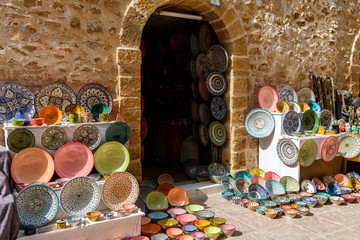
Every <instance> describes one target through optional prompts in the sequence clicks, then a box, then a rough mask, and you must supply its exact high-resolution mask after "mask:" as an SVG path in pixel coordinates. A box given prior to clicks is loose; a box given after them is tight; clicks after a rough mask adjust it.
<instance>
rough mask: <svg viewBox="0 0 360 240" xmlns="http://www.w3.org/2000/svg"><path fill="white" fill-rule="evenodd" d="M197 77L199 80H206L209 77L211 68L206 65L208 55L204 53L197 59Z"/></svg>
mask: <svg viewBox="0 0 360 240" xmlns="http://www.w3.org/2000/svg"><path fill="white" fill-rule="evenodd" d="M195 64H196V75H197V76H198V78H204V79H206V77H207V76H208V75H209V68H208V66H207V63H206V55H205V54H203V53H200V54H199V55H198V56H197V58H196V62H195Z"/></svg>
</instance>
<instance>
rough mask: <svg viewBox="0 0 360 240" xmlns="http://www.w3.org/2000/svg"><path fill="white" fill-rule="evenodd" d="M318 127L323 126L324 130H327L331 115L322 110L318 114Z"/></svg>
mask: <svg viewBox="0 0 360 240" xmlns="http://www.w3.org/2000/svg"><path fill="white" fill-rule="evenodd" d="M319 121H320V126H325V127H326V128H329V126H330V125H331V121H332V114H331V112H330V111H329V110H326V109H324V110H322V111H321V112H320V119H319Z"/></svg>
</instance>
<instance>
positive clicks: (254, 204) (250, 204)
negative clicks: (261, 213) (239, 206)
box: [246, 202, 260, 211]
mask: <svg viewBox="0 0 360 240" xmlns="http://www.w3.org/2000/svg"><path fill="white" fill-rule="evenodd" d="M259 205H260V204H259V203H258V202H248V203H247V205H246V206H247V208H248V209H250V210H252V211H255V210H256V207H258V206H259Z"/></svg>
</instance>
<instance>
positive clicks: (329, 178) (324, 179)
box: [323, 176, 336, 186]
mask: <svg viewBox="0 0 360 240" xmlns="http://www.w3.org/2000/svg"><path fill="white" fill-rule="evenodd" d="M323 182H324V184H325V186H327V185H328V184H329V183H330V182H336V180H335V178H333V177H332V176H325V177H324V178H323Z"/></svg>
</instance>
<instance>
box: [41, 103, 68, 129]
mask: <svg viewBox="0 0 360 240" xmlns="http://www.w3.org/2000/svg"><path fill="white" fill-rule="evenodd" d="M39 117H40V118H43V119H44V123H45V124H46V125H56V124H58V123H60V122H61V119H62V117H63V115H62V113H61V110H60V109H59V108H57V107H55V106H52V105H48V106H45V107H43V108H42V109H41V110H40V113H39Z"/></svg>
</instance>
